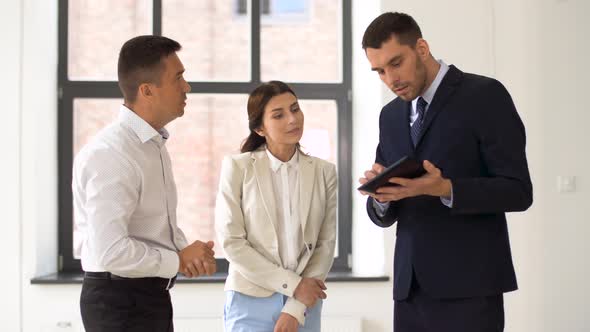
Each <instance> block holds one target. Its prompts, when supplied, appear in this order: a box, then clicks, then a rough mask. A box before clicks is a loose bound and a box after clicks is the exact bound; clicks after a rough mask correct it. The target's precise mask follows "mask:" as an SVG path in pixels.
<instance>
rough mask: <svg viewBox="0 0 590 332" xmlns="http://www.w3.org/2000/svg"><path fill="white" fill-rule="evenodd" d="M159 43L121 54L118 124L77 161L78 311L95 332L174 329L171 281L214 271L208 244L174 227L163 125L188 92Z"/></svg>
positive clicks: (131, 45)
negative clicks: (80, 237)
mask: <svg viewBox="0 0 590 332" xmlns="http://www.w3.org/2000/svg"><path fill="white" fill-rule="evenodd" d="M180 48H181V46H180V44H179V43H177V42H176V41H174V40H171V39H168V38H166V37H161V36H139V37H136V38H133V39H131V40H129V41H127V42H126V43H125V44H124V45H123V47H122V48H121V52H120V54H119V63H118V76H119V87H120V89H121V91H122V93H123V96H124V99H125V102H124V105H122V106H121V108H120V110H119V117H118V119H117V121H115V122H114V123H112V124H111V125H109V126H107V127H106V128H104V129H103V130H102V131H101V132H100V133H98V134H97V135H96V136H95V137H94V138H93V140H92V141H91V142H89V143H88V144H87V145H86V146H85V147H84V148H83V149H82V150H81V151H80V153H79V154H78V155H77V156H76V159H75V161H74V169H73V183H72V190H73V197H74V213H75V222H76V225H77V227H78V228H79V229H80V231H81V233H82V234H83V244H82V255H81V261H82V269H83V270H84V271H85V276H84V283H83V286H82V294H81V297H80V308H81V313H82V320H83V322H84V328H85V329H86V331H87V332H91V331H173V325H172V304H171V302H170V294H169V291H168V290H169V289H170V288H171V287H172V286H173V285H174V281H175V279H176V274H177V273H178V272H181V273H183V274H184V275H186V276H188V277H196V276H199V275H204V274H208V275H211V274H213V273H215V270H216V265H215V257H214V252H213V250H212V248H213V241H209V242H207V243H203V242H200V241H195V242H194V243H192V244H190V245H189V244H188V243H187V240H186V238H185V236H184V233H183V232H182V231H181V230H180V228H178V225H177V221H176V205H177V198H176V186H175V184H174V178H173V175H172V168H171V162H170V156H169V155H168V151H167V150H166V146H165V143H166V140H167V139H168V137H169V134H168V132H167V131H166V129H165V128H164V126H165V125H166V124H168V123H169V122H171V121H172V120H174V119H176V118H177V117H180V116H182V115H183V113H184V107H185V106H186V103H185V101H186V94H187V93H188V92H190V86H189V85H188V83H187V82H186V81H185V80H184V77H183V72H184V67H183V65H182V62H181V61H180V59H179V58H178V56H177V54H176V52H178V51H179V50H180Z"/></svg>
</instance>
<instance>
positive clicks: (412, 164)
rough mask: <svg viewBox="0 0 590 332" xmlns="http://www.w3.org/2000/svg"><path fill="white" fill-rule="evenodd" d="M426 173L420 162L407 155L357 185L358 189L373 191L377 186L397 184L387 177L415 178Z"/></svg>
mask: <svg viewBox="0 0 590 332" xmlns="http://www.w3.org/2000/svg"><path fill="white" fill-rule="evenodd" d="M424 173H426V170H425V169H424V167H422V163H421V162H419V161H416V160H415V159H412V158H410V157H408V156H404V157H402V158H400V159H399V160H398V161H396V162H395V163H393V165H391V166H389V167H387V168H386V169H385V170H383V172H381V174H379V175H377V176H376V177H374V178H372V179H371V180H369V181H368V182H367V183H365V184H363V185H362V186H360V187H358V188H357V189H358V190H361V191H366V192H369V193H375V192H376V191H377V188H379V187H383V186H397V184H395V183H391V182H389V179H391V178H393V177H396V178H407V179H413V178H417V177H419V176H421V175H423V174H424Z"/></svg>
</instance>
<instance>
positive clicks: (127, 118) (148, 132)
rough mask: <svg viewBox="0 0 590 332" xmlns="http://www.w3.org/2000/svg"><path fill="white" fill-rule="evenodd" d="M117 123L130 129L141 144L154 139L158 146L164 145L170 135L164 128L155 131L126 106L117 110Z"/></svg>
mask: <svg viewBox="0 0 590 332" xmlns="http://www.w3.org/2000/svg"><path fill="white" fill-rule="evenodd" d="M119 121H120V122H121V123H123V124H125V125H126V126H127V127H129V129H131V130H132V131H133V132H134V133H135V134H136V135H137V137H138V138H139V140H140V141H141V143H145V142H147V141H149V140H151V139H154V140H155V141H156V143H158V144H159V145H163V144H164V143H166V140H167V139H168V137H170V133H168V130H166V128H162V129H160V130H155V129H154V128H153V127H152V126H150V124H149V123H147V122H146V121H145V120H144V119H142V118H141V117H140V116H139V115H137V114H136V113H135V112H133V111H132V110H130V109H129V108H128V107H127V106H125V105H121V107H120V108H119Z"/></svg>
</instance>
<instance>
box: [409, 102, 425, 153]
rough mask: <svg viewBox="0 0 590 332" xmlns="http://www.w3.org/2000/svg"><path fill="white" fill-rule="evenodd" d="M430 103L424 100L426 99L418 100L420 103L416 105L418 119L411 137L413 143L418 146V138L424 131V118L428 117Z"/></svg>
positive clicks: (412, 128) (413, 126) (411, 131)
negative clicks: (427, 109) (427, 108)
mask: <svg viewBox="0 0 590 332" xmlns="http://www.w3.org/2000/svg"><path fill="white" fill-rule="evenodd" d="M427 105H428V102H426V100H424V98H422V97H420V98H418V103H417V104H416V111H417V112H418V118H417V119H416V121H414V124H412V127H411V128H410V135H411V136H412V143H414V146H416V143H418V137H420V132H421V131H422V125H423V124H424V117H425V116H426V106H427Z"/></svg>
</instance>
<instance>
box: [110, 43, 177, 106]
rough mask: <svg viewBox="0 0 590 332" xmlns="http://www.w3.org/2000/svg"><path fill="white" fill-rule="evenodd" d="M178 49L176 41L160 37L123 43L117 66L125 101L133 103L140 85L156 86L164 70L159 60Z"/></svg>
mask: <svg viewBox="0 0 590 332" xmlns="http://www.w3.org/2000/svg"><path fill="white" fill-rule="evenodd" d="M180 49H181V46H180V44H179V43H178V42H177V41H174V40H172V39H170V38H166V37H162V36H138V37H135V38H132V39H129V40H128V41H127V42H125V44H123V47H121V52H120V53H119V63H118V66H117V67H118V68H117V73H118V76H119V88H120V89H121V92H122V93H123V97H125V101H127V102H131V103H132V102H135V99H136V98H137V90H138V88H139V86H140V85H141V84H143V83H156V84H158V83H159V80H160V75H161V74H162V71H163V69H164V68H163V66H162V62H161V60H162V59H163V58H165V57H167V56H168V55H170V54H172V53H174V52H178V51H180Z"/></svg>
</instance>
